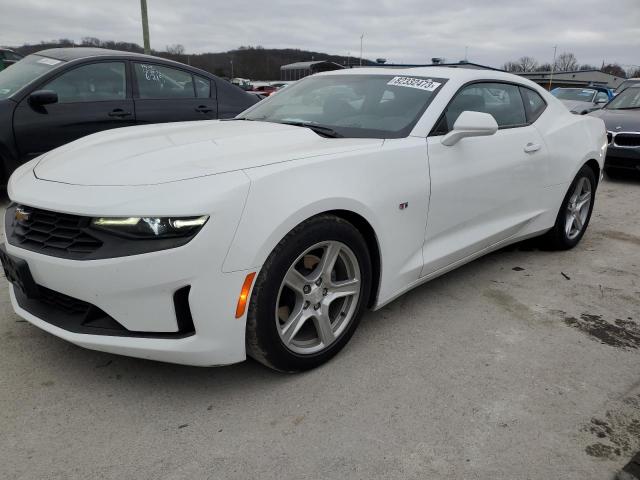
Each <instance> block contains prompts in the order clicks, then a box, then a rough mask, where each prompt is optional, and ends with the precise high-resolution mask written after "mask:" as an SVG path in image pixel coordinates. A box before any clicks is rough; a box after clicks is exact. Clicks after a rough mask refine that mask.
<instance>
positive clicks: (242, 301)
mask: <svg viewBox="0 0 640 480" xmlns="http://www.w3.org/2000/svg"><path fill="white" fill-rule="evenodd" d="M255 276H256V272H253V273H250V274H249V275H247V277H246V278H245V279H244V283H243V284H242V290H240V296H239V297H238V306H237V307H236V318H240V317H242V316H243V315H244V312H245V310H246V309H247V301H248V300H249V292H250V291H251V285H252V284H253V279H254V278H255Z"/></svg>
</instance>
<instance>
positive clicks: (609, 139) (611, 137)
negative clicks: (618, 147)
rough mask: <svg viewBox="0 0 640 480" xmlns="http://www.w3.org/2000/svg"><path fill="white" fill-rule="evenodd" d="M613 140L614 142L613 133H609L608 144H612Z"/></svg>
mask: <svg viewBox="0 0 640 480" xmlns="http://www.w3.org/2000/svg"><path fill="white" fill-rule="evenodd" d="M611 140H613V134H612V133H611V132H607V143H608V144H610V143H611Z"/></svg>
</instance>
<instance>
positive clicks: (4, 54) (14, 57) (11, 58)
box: [0, 48, 24, 67]
mask: <svg viewBox="0 0 640 480" xmlns="http://www.w3.org/2000/svg"><path fill="white" fill-rule="evenodd" d="M23 58H24V57H23V56H22V55H20V54H19V53H16V52H14V51H13V50H9V49H8V48H0V63H3V64H4V66H5V67H8V66H9V65H13V64H14V63H16V62H18V61H20V60H22V59H23Z"/></svg>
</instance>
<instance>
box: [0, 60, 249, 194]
mask: <svg viewBox="0 0 640 480" xmlns="http://www.w3.org/2000/svg"><path fill="white" fill-rule="evenodd" d="M257 101H258V98H257V97H256V96H255V95H252V94H249V93H246V92H244V91H242V90H241V89H239V88H238V87H236V86H234V85H232V84H230V83H229V82H226V81H224V80H222V79H220V78H218V77H216V76H215V75H211V74H210V73H207V72H205V71H202V70H199V69H197V68H193V67H189V66H187V65H183V64H181V63H177V62H172V61H169V60H165V59H162V58H158V57H152V56H148V55H140V54H134V53H127V52H118V51H114V50H105V49H98V48H56V49H51V50H43V51H41V52H38V53H36V54H33V55H29V56H27V57H25V58H24V59H22V60H21V61H19V62H17V63H16V64H15V65H13V66H11V68H7V69H5V70H3V71H1V72H0V162H1V164H2V171H1V172H0V173H2V174H3V178H2V180H3V181H4V182H6V179H7V178H8V175H9V174H10V173H11V172H12V171H13V170H14V169H15V168H16V167H17V166H18V165H20V164H22V163H24V162H26V161H27V160H30V159H31V158H33V157H35V156H37V155H40V154H41V153H44V152H46V151H49V150H51V149H53V148H56V147H59V146H60V145H63V144H65V143H68V142H71V141H72V140H76V139H78V138H80V137H83V136H85V135H89V134H91V133H95V132H99V131H101V130H107V129H110V128H117V127H125V126H130V125H139V124H147V123H162V122H179V121H186V120H210V119H216V118H231V117H234V116H236V115H237V114H238V113H240V112H242V111H243V110H245V109H246V108H248V107H249V106H251V105H253V104H254V103H256V102H257Z"/></svg>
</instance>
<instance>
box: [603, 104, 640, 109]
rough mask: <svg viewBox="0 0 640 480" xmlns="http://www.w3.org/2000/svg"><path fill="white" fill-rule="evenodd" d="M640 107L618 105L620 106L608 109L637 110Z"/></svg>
mask: <svg viewBox="0 0 640 480" xmlns="http://www.w3.org/2000/svg"><path fill="white" fill-rule="evenodd" d="M638 108H640V105H638V106H637V107H618V108H607V110H636V109H638Z"/></svg>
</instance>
